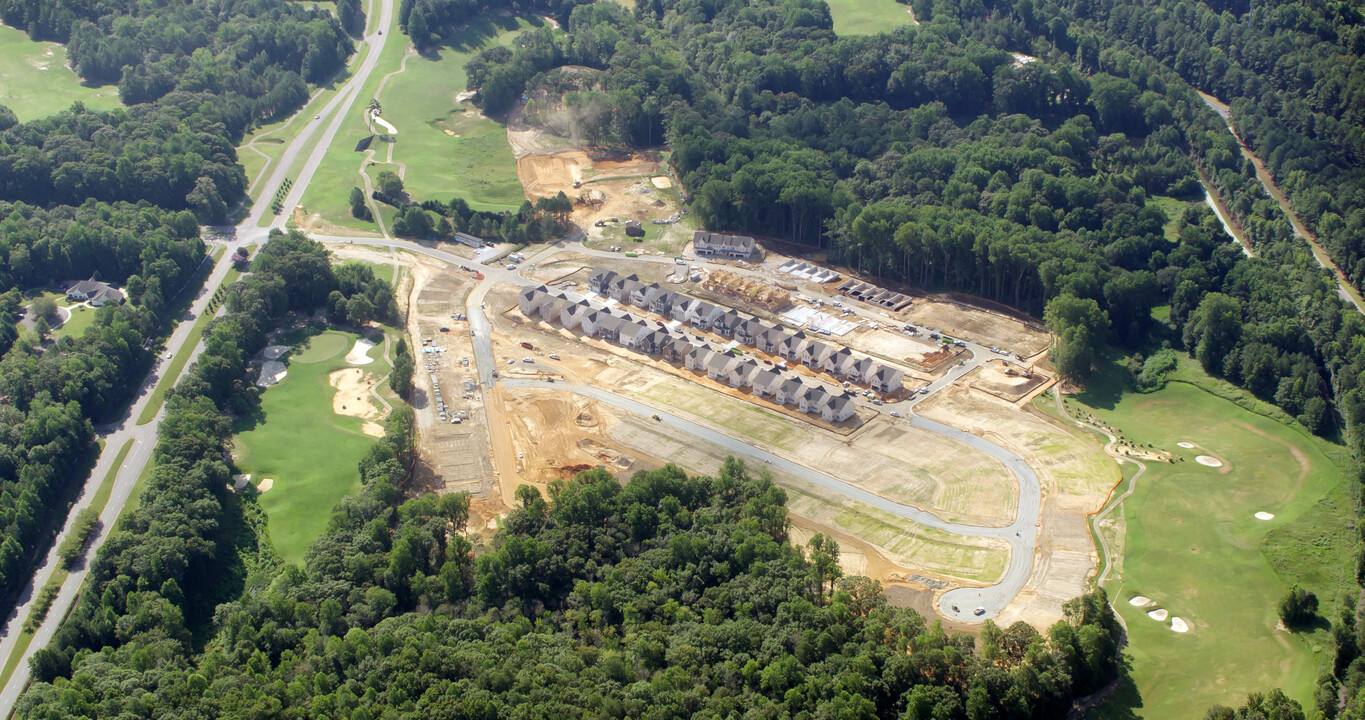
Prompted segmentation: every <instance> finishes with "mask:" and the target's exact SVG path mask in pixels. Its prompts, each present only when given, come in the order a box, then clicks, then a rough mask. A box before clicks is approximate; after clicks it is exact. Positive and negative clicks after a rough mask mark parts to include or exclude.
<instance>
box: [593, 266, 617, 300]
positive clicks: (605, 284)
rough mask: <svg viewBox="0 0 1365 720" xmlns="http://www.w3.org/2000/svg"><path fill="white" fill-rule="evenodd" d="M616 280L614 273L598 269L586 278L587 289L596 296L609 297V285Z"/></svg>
mask: <svg viewBox="0 0 1365 720" xmlns="http://www.w3.org/2000/svg"><path fill="white" fill-rule="evenodd" d="M616 278H617V275H616V271H614V270H607V269H605V268H598V269H596V270H594V271H592V274H591V275H589V276H588V287H589V288H592V291H593V292H595V293H597V294H598V295H610V294H611V290H610V289H609V288H610V287H611V283H612V282H613V281H615V280H616Z"/></svg>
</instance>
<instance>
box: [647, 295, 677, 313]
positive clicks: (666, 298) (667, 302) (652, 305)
mask: <svg viewBox="0 0 1365 720" xmlns="http://www.w3.org/2000/svg"><path fill="white" fill-rule="evenodd" d="M683 299H684V298H683V296H682V295H679V294H677V293H675V292H673V291H672V290H663V291H661V292H657V293H655V294H654V297H653V298H652V299H650V301H649V311H650V312H652V313H656V314H658V315H663V316H664V317H671V316H670V315H669V312H670V311H672V310H673V304H674V303H676V302H681V301H682V300H683Z"/></svg>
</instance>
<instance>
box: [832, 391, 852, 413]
mask: <svg viewBox="0 0 1365 720" xmlns="http://www.w3.org/2000/svg"><path fill="white" fill-rule="evenodd" d="M852 404H853V400H852V398H849V397H848V396H847V395H844V396H842V397H837V398H834V400H833V401H832V402H830V404H829V407H830V409H831V410H833V411H834V412H835V413H836V414H841V413H843V411H844V410H846V409H847V408H848V406H850V405H852Z"/></svg>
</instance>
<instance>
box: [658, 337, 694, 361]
mask: <svg viewBox="0 0 1365 720" xmlns="http://www.w3.org/2000/svg"><path fill="white" fill-rule="evenodd" d="M692 347H693V345H692V341H691V340H688V339H687V338H683V337H673V336H671V335H670V336H669V338H668V340H667V341H666V342H665V343H664V345H663V347H662V348H660V349H659V353H660V354H662V355H663V356H664V360H667V361H668V362H672V363H676V362H682V361H683V358H685V357H687V354H688V353H690V352H692Z"/></svg>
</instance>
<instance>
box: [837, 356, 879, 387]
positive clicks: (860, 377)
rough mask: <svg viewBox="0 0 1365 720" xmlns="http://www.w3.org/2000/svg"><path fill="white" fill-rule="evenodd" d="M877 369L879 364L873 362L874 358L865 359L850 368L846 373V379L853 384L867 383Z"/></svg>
mask: <svg viewBox="0 0 1365 720" xmlns="http://www.w3.org/2000/svg"><path fill="white" fill-rule="evenodd" d="M876 369H877V363H875V362H873V361H872V358H869V357H865V358H863V359H862V360H859V361H858V362H856V363H854V364H853V365H852V366H851V367H849V368H848V369H847V370H846V371H845V373H844V378H845V379H847V380H849V381H851V382H857V383H865V382H867V379H868V377H870V376H871V375H872V373H873V372H874V371H876Z"/></svg>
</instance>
